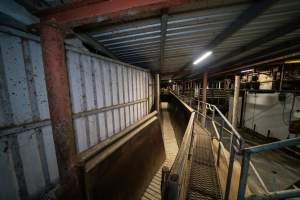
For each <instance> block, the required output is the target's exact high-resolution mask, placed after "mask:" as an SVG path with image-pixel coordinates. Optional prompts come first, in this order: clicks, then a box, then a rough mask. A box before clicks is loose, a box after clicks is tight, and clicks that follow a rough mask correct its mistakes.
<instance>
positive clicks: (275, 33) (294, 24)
mask: <svg viewBox="0 0 300 200" xmlns="http://www.w3.org/2000/svg"><path fill="white" fill-rule="evenodd" d="M299 20H300V15H299V16H298V17H296V18H294V19H292V20H290V21H289V22H288V23H286V24H284V25H282V26H280V27H277V28H276V29H274V30H272V31H270V32H269V33H267V34H265V35H263V36H262V37H259V38H258V39H256V40H254V41H251V42H249V43H247V44H246V45H244V46H242V47H239V48H237V49H235V50H233V51H231V52H229V53H228V54H226V55H224V56H222V57H221V58H220V59H218V60H216V61H215V62H214V63H217V64H216V65H214V66H213V67H211V68H217V67H219V69H220V70H222V69H224V67H225V66H228V67H232V66H233V65H234V64H233V63H235V62H236V60H234V59H235V58H236V57H237V56H241V55H243V54H245V53H247V52H248V51H250V50H252V49H255V48H256V47H258V46H261V45H262V44H265V43H267V42H270V41H272V40H275V39H277V38H280V37H282V36H284V35H287V34H288V33H291V32H293V31H295V30H297V29H299V28H300V23H299ZM275 48H276V47H273V48H270V49H269V51H272V52H273V51H274V49H275ZM255 56H257V55H255ZM241 59H243V58H241ZM230 61H231V62H230ZM228 67H227V68H228ZM206 69H207V68H206ZM203 70H204V69H201V70H198V71H195V72H194V74H200V73H202V72H203ZM211 70H212V69H211ZM189 72H191V70H190V71H189ZM187 73H188V72H187ZM187 73H186V74H185V75H184V76H185V77H186V75H187Z"/></svg>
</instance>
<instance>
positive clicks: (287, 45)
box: [210, 37, 300, 74]
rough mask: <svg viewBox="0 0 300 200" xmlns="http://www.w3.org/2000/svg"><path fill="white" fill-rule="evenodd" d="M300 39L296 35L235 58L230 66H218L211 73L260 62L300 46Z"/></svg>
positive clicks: (232, 69)
mask: <svg viewBox="0 0 300 200" xmlns="http://www.w3.org/2000/svg"><path fill="white" fill-rule="evenodd" d="M299 41H300V37H296V38H294V39H291V40H288V41H285V42H281V43H280V44H277V45H274V46H272V47H268V48H266V49H263V50H262V51H259V52H257V53H253V54H251V55H249V56H246V57H242V58H240V59H238V60H235V61H233V62H231V63H229V64H227V65H226V66H228V67H223V68H222V69H220V68H216V69H214V70H210V73H211V74H217V73H219V72H221V71H224V70H226V71H227V70H229V69H230V70H231V71H234V70H235V68H240V67H241V66H247V65H248V64H251V63H255V62H258V61H259V60H262V59H264V58H267V57H270V56H272V55H273V57H274V54H278V53H282V52H286V51H287V50H289V49H291V48H292V49H295V48H300V44H299ZM247 63H248V64H247Z"/></svg>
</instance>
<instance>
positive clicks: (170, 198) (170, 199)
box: [164, 174, 179, 200]
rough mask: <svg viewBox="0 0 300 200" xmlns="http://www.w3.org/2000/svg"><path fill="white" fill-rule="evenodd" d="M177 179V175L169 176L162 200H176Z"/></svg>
mask: <svg viewBox="0 0 300 200" xmlns="http://www.w3.org/2000/svg"><path fill="white" fill-rule="evenodd" d="M178 179H179V177H178V175H177V174H171V175H170V179H169V180H168V184H167V188H166V193H165V196H164V200H177V199H178V181H179V180H178Z"/></svg>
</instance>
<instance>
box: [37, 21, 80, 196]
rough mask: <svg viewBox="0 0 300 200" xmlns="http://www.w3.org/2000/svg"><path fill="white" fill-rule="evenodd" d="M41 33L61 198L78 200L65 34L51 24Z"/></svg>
mask: <svg viewBox="0 0 300 200" xmlns="http://www.w3.org/2000/svg"><path fill="white" fill-rule="evenodd" d="M40 33H41V44H42V53H43V62H44V71H45V79H46V86H47V94H48V103H49V111H50V118H51V123H52V131H53V139H54V144H55V150H56V157H57V162H58V169H59V176H60V183H61V186H62V187H61V189H62V190H61V191H60V194H58V195H59V196H61V198H63V199H79V198H80V196H79V195H78V193H79V194H80V192H79V181H78V178H77V174H76V168H75V164H76V146H75V137H74V130H73V122H72V111H71V100H70V96H69V83H68V76H67V67H66V63H65V48H64V33H63V31H62V29H60V28H59V26H57V25H56V24H50V23H47V24H46V23H45V24H42V25H41V29H40Z"/></svg>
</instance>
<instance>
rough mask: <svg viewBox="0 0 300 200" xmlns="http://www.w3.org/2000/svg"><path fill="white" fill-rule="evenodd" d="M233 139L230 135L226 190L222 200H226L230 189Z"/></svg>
mask: <svg viewBox="0 0 300 200" xmlns="http://www.w3.org/2000/svg"><path fill="white" fill-rule="evenodd" d="M234 139H235V136H234V135H231V141H230V157H229V163H228V172H227V179H226V189H225V196H224V200H228V198H229V193H230V187H231V179H232V171H233V165H234V157H235V149H234Z"/></svg>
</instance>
